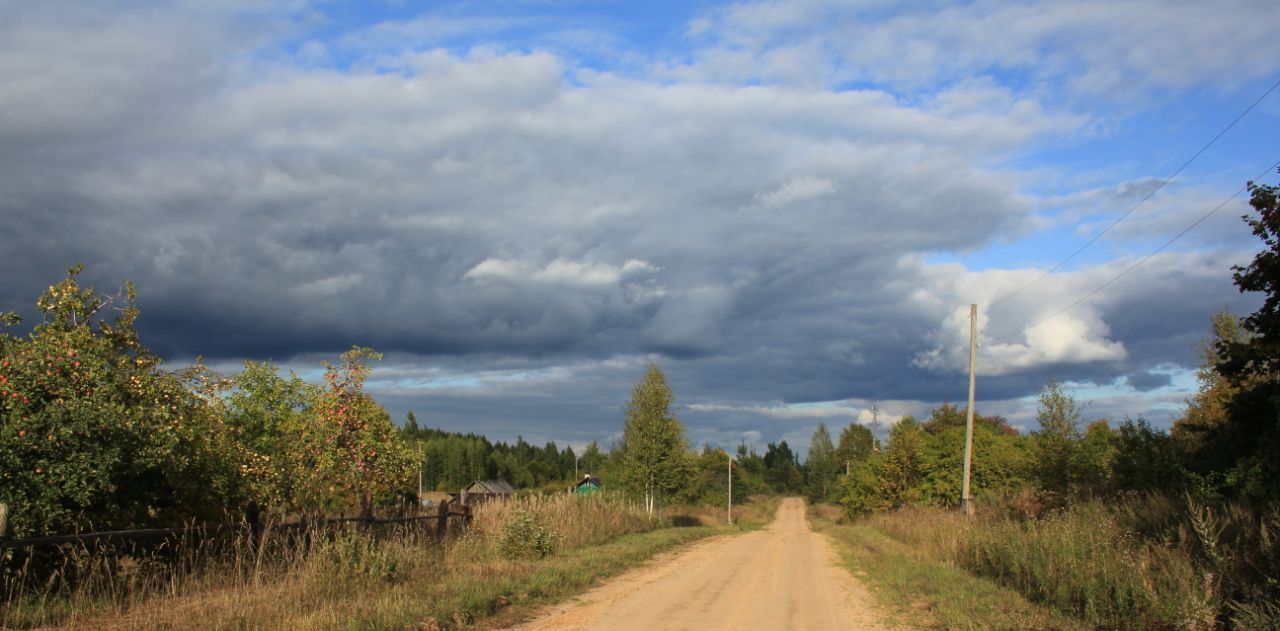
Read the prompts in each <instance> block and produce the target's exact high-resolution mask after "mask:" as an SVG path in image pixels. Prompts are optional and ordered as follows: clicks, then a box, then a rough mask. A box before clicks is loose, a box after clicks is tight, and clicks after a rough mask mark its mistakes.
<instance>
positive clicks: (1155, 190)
mask: <svg viewBox="0 0 1280 631" xmlns="http://www.w3.org/2000/svg"><path fill="white" fill-rule="evenodd" d="M1277 87H1280V80H1277V81H1276V82H1275V83H1273V84H1271V87H1270V88H1268V89H1267V91H1266V92H1263V93H1262V96H1260V97H1258V98H1257V99H1255V100H1254V101H1253V103H1251V104H1250V105H1249V107H1247V108H1245V110H1244V111H1243V112H1240V115H1239V116H1237V117H1235V120H1232V121H1231V123H1230V124H1228V125H1227V126H1226V127H1223V128H1222V131H1220V132H1218V135H1216V136H1214V137H1213V139H1212V140H1210V141H1209V142H1208V143H1206V144H1205V145H1204V146H1203V147H1201V148H1200V150H1199V151H1197V152H1196V153H1195V155H1193V156H1191V157H1190V158H1188V159H1187V161H1186V162H1183V163H1182V166H1180V167H1178V169H1177V170H1176V171H1174V172H1173V173H1171V174H1169V176H1168V177H1166V178H1165V179H1163V180H1161V181H1160V184H1159V185H1157V186H1156V187H1155V188H1153V189H1151V191H1150V192H1148V193H1147V194H1146V195H1145V196H1143V198H1142V199H1140V200H1138V203H1136V204H1134V205H1133V206H1131V207H1130V208H1129V210H1126V211H1125V212H1124V214H1123V215H1120V216H1119V217H1117V218H1116V220H1115V221H1113V222H1111V225H1109V226H1107V227H1106V228H1105V229H1104V230H1103V231H1102V232H1099V233H1098V234H1096V235H1094V237H1093V238H1092V239H1089V240H1088V241H1087V242H1086V243H1085V244H1084V245H1082V246H1080V248H1079V249H1077V250H1076V251H1075V252H1072V253H1071V256H1068V257H1067V258H1065V259H1062V261H1061V262H1060V263H1058V264H1057V265H1054V266H1053V267H1052V268H1050V269H1049V271H1047V272H1045V273H1043V274H1041V275H1040V276H1037V277H1036V278H1035V280H1032V281H1031V282H1029V283H1027V284H1026V285H1023V286H1022V287H1019V288H1018V289H1017V290H1015V291H1014V292H1013V293H1010V294H1007V295H1005V296H1002V297H1000V298H999V299H998V300H994V301H992V302H991V303H990V304H988V305H987V309H990V308H991V307H994V306H996V305H998V304H1000V303H1002V302H1004V301H1006V300H1008V299H1010V298H1012V297H1014V296H1016V295H1018V294H1020V293H1022V292H1024V291H1026V290H1027V289H1028V288H1030V287H1031V286H1032V285H1034V284H1036V283H1038V282H1040V281H1042V280H1044V279H1045V278H1046V277H1048V276H1049V275H1050V274H1052V273H1054V272H1056V271H1058V270H1059V269H1061V268H1062V266H1063V265H1066V264H1067V263H1069V262H1071V260H1072V259H1074V258H1075V257H1076V256H1077V255H1079V254H1080V253H1081V252H1084V251H1085V250H1086V249H1088V248H1089V246H1091V245H1093V244H1094V243H1095V242H1097V240H1098V239H1101V238H1102V235H1104V234H1106V233H1108V232H1110V231H1111V229H1112V228H1114V227H1116V224H1118V223H1120V222H1121V221H1124V220H1125V218H1126V217H1128V216H1129V215H1131V214H1133V211H1135V210H1137V209H1138V207H1139V206H1141V205H1143V204H1144V203H1146V201H1147V200H1148V199H1151V196H1152V195H1155V194H1156V193H1158V192H1160V189H1162V188H1164V186H1165V185H1166V184H1168V183H1169V182H1170V181H1172V180H1173V178H1175V177H1177V176H1178V174H1179V173H1182V170H1183V169H1185V168H1187V166H1188V165H1190V164H1191V163H1192V162H1195V160H1196V158H1199V157H1200V154H1203V153H1204V152H1205V151H1207V150H1208V149H1209V147H1212V146H1213V143H1215V142H1218V139H1219V138H1222V136H1223V134H1226V133H1227V132H1228V131H1230V130H1231V128H1232V127H1235V126H1236V123H1239V122H1240V120H1241V119H1243V118H1244V117H1245V115H1247V114H1248V113H1249V112H1251V111H1253V108H1255V107H1257V106H1258V104H1259V103H1261V102H1262V101H1263V99H1265V98H1267V97H1268V96H1270V95H1271V93H1272V92H1274V91H1275V89H1276V88H1277ZM1238 194H1239V193H1237V195H1238Z"/></svg>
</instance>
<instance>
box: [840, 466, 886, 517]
mask: <svg viewBox="0 0 1280 631" xmlns="http://www.w3.org/2000/svg"><path fill="white" fill-rule="evenodd" d="M878 469H879V462H878V461H871V460H858V461H854V462H852V463H850V465H849V473H848V474H847V475H842V476H840V479H839V480H838V481H837V483H836V497H837V500H836V501H837V503H838V504H840V507H841V508H843V509H844V511H845V513H846V514H847V515H849V516H850V517H863V516H866V515H870V514H871V513H874V512H877V511H882V510H886V509H887V508H888V507H889V506H888V503H887V502H886V501H885V499H884V496H883V494H882V493H881V485H880V473H879V471H878Z"/></svg>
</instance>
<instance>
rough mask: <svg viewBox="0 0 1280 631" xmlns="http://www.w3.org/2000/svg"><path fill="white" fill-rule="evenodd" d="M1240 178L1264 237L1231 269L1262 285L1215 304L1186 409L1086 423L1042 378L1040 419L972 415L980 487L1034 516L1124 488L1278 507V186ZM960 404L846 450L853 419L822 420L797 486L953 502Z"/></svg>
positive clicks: (817, 491)
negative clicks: (841, 428) (1023, 424)
mask: <svg viewBox="0 0 1280 631" xmlns="http://www.w3.org/2000/svg"><path fill="white" fill-rule="evenodd" d="M1249 190H1250V192H1251V199H1250V205H1251V206H1252V207H1253V209H1254V211H1255V214H1253V215H1248V216H1246V217H1245V220H1246V221H1247V223H1248V224H1249V226H1250V227H1251V228H1252V230H1253V233H1254V234H1255V235H1256V236H1258V237H1259V238H1260V239H1261V240H1262V241H1263V244H1264V248H1263V249H1262V250H1261V251H1260V252H1258V253H1257V254H1256V255H1255V257H1254V259H1253V261H1252V262H1251V263H1249V264H1248V265H1245V266H1235V267H1233V279H1234V281H1235V284H1236V286H1237V287H1238V288H1239V289H1240V291H1242V292H1261V293H1262V294H1263V298H1264V300H1263V304H1262V306H1261V307H1260V308H1259V309H1258V310H1257V311H1255V312H1254V313H1252V314H1250V315H1248V316H1246V317H1243V318H1240V317H1236V316H1234V315H1232V314H1230V313H1227V312H1221V313H1217V314H1214V315H1213V316H1212V318H1211V320H1210V332H1209V335H1208V337H1207V339H1206V340H1205V341H1204V342H1202V344H1201V346H1200V354H1201V358H1202V364H1201V366H1200V368H1199V370H1198V371H1197V379H1198V382H1199V389H1198V391H1197V392H1196V393H1194V394H1193V395H1192V396H1191V397H1190V398H1189V399H1188V401H1187V407H1186V409H1185V412H1184V413H1183V415H1182V416H1181V417H1180V418H1177V419H1175V420H1174V422H1173V423H1172V426H1171V428H1170V429H1169V430H1168V431H1165V430H1161V429H1157V428H1155V427H1153V426H1152V425H1151V424H1150V423H1149V422H1147V421H1146V420H1145V419H1143V418H1142V417H1138V418H1136V419H1130V418H1125V419H1123V420H1121V421H1120V422H1118V423H1116V422H1114V421H1112V420H1110V419H1096V420H1094V421H1092V422H1089V423H1087V424H1086V423H1083V421H1082V409H1081V406H1080V405H1078V404H1077V402H1076V401H1075V399H1074V398H1073V397H1072V396H1071V395H1070V393H1069V392H1067V391H1066V390H1065V388H1064V387H1063V385H1062V384H1060V383H1058V382H1055V381H1051V382H1049V383H1048V384H1046V385H1045V386H1044V387H1043V388H1042V389H1041V390H1040V392H1039V395H1038V398H1039V401H1038V408H1037V417H1036V420H1037V422H1038V426H1039V427H1038V429H1037V430H1035V431H1032V432H1030V433H1027V434H1022V433H1019V432H1017V431H1016V430H1014V429H1013V428H1012V427H1011V426H1010V425H1009V424H1008V422H1007V421H1006V420H1005V419H1003V418H1000V417H998V416H983V415H982V414H977V413H975V421H974V436H973V467H972V487H973V489H974V491H973V492H974V494H975V495H976V496H978V497H979V498H982V497H987V498H991V499H1000V500H1002V501H1003V500H1007V499H1010V498H1016V499H1017V502H1018V503H1019V504H1020V505H1021V506H1022V507H1023V508H1024V509H1025V510H1027V511H1029V512H1032V513H1037V514H1038V513H1042V512H1044V511H1047V510H1052V509H1056V508H1061V507H1064V506H1067V505H1069V504H1070V503H1072V502H1075V501H1080V500H1087V499H1090V498H1098V497H1106V496H1112V495H1116V494H1122V493H1133V492H1137V493H1145V492H1162V493H1173V494H1188V495H1190V496H1191V497H1194V498H1197V499H1198V500H1200V501H1204V502H1223V501H1236V502H1243V503H1245V504H1246V505H1249V506H1254V507H1257V508H1258V509H1260V510H1262V511H1263V512H1265V511H1268V510H1273V509H1280V459H1277V458H1276V457H1275V454H1276V453H1280V208H1278V203H1277V197H1278V194H1277V193H1278V189H1277V187H1274V186H1264V185H1257V184H1254V183H1250V184H1249ZM965 412H966V411H965V410H962V409H958V408H956V407H955V406H952V405H948V404H944V405H942V406H941V407H939V408H937V409H935V410H933V411H932V412H931V413H930V415H929V418H927V419H925V420H924V421H918V420H916V419H915V418H912V417H910V416H906V417H903V418H901V419H900V420H898V421H897V422H896V423H895V424H893V425H892V427H891V428H890V430H889V436H888V441H887V443H886V444H885V445H884V446H883V449H880V448H879V445H878V444H876V443H875V441H873V440H869V439H868V438H867V437H865V436H864V437H862V438H860V439H859V441H860V442H859V444H860V445H864V446H863V447H860V448H859V449H857V450H852V451H851V450H849V449H846V448H845V445H846V434H847V433H849V432H857V433H861V432H862V431H863V430H862V429H860V428H859V426H857V425H851V426H850V427H849V428H847V429H846V430H845V432H846V434H842V436H841V440H840V443H841V447H840V448H835V447H833V446H832V443H831V439H830V436H829V434H828V432H827V429H826V427H825V425H819V427H818V429H817V430H816V431H815V432H814V434H813V438H812V440H811V442H810V446H809V457H808V461H807V462H806V465H805V467H804V468H803V473H804V478H805V490H806V491H807V493H808V494H809V496H810V497H812V498H814V499H828V500H833V501H837V502H839V503H840V504H841V505H843V506H844V507H845V509H846V510H847V511H848V512H849V513H850V514H852V515H861V514H866V513H869V512H874V511H882V510H891V509H895V508H901V507H903V506H906V505H911V504H929V505H937V506H955V505H957V504H958V503H959V501H960V492H961V490H960V486H961V469H962V461H961V459H962V457H963V455H962V454H963V440H964V425H965ZM867 445H869V446H870V447H871V448H870V449H868V448H866V447H865V446H867ZM841 450H843V451H844V455H841ZM842 467H844V468H845V470H847V472H848V473H847V475H846V474H844V470H842V469H841V468H842ZM790 489H791V490H796V489H797V487H796V486H795V485H794V484H792V485H790Z"/></svg>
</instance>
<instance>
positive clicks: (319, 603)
mask: <svg viewBox="0 0 1280 631" xmlns="http://www.w3.org/2000/svg"><path fill="white" fill-rule="evenodd" d="M516 520H524V521H525V522H527V523H534V524H537V525H538V526H539V527H540V528H542V529H543V530H544V531H545V532H547V533H550V534H551V535H552V539H553V540H554V542H555V545H554V549H552V550H549V551H548V552H549V553H551V554H552V555H553V556H552V558H550V559H544V560H536V559H528V558H514V557H512V556H511V555H507V554H504V553H503V551H502V550H501V547H500V545H501V542H502V540H503V536H504V529H506V530H508V531H509V530H510V527H509V524H511V523H513V522H514V521H516ZM662 525H664V523H663V522H662V521H660V520H654V519H650V518H649V516H648V515H647V514H645V513H644V511H642V510H641V509H640V508H639V507H638V506H636V505H633V504H629V503H626V502H624V501H621V500H618V499H614V498H608V497H600V496H596V497H576V496H570V495H558V496H553V497H537V496H534V497H527V498H522V499H517V500H511V501H508V502H496V503H492V504H486V505H482V506H480V507H477V509H476V510H475V513H474V520H473V522H472V524H471V526H470V528H469V529H467V530H466V532H465V533H462V534H460V535H459V536H456V537H452V538H449V539H447V540H446V541H444V542H441V541H437V540H436V539H435V537H434V536H433V534H432V532H431V530H430V529H429V528H416V527H413V526H399V527H396V528H394V529H391V530H390V531H387V532H380V533H375V532H369V531H365V530H360V529H357V528H354V527H353V528H346V529H342V530H338V531H335V532H330V533H327V534H325V535H323V536H321V535H317V536H314V537H311V538H309V539H308V538H303V537H298V536H288V535H286V534H281V533H275V534H271V535H269V536H267V537H266V538H265V539H264V541H263V544H262V545H261V546H254V545H251V541H250V540H249V539H248V538H247V537H236V538H232V539H231V540H228V541H222V542H219V543H216V544H215V543H210V542H200V541H186V542H182V543H181V544H179V545H183V546H184V547H183V548H182V549H181V550H179V551H177V552H176V553H175V552H174V551H172V550H171V551H168V552H167V553H166V554H163V555H155V556H151V557H147V556H142V557H128V556H126V557H119V556H117V555H114V554H112V553H107V552H102V551H98V552H94V551H91V550H87V549H80V550H79V551H75V550H70V551H69V552H70V553H69V554H67V555H66V556H65V560H64V563H63V565H62V567H61V568H59V569H58V570H55V574H56V575H54V574H51V575H50V577H41V578H43V579H45V580H43V581H40V580H31V579H32V578H33V577H31V576H26V577H23V576H20V572H19V576H12V577H10V578H9V580H7V581H6V591H5V593H4V594H3V595H4V598H5V600H4V603H3V609H0V628H31V627H37V626H48V625H66V626H73V627H92V628H129V629H147V628H187V627H190V626H192V625H195V626H200V627H237V628H266V629H271V628H278V629H285V628H289V629H296V628H304V629H305V628H333V627H344V626H351V625H358V626H361V627H375V628H405V627H406V626H422V627H426V628H448V627H453V626H460V625H463V624H466V623H468V622H470V621H474V620H475V619H476V618H477V617H482V616H486V615H491V614H493V613H495V612H497V611H499V610H501V609H503V608H504V607H507V606H509V605H512V604H516V603H520V602H537V601H538V600H539V599H541V598H544V597H548V596H549V595H552V594H559V593H563V590H565V589H573V587H574V585H578V584H582V583H583V582H589V581H590V580H591V579H592V577H594V576H597V575H598V573H599V572H604V571H616V570H617V567H615V566H611V565H610V563H614V561H609V562H604V563H601V562H600V561H599V559H595V558H590V563H588V561H587V560H585V559H587V557H589V556H590V555H591V554H592V551H593V550H597V549H604V548H607V547H608V546H610V545H620V544H613V543H608V542H613V541H615V540H617V539H618V538H619V537H623V536H624V535H629V534H638V533H646V532H647V531H652V530H654V529H656V528H658V527H660V526H662ZM681 530H694V529H681ZM655 534H657V533H655ZM701 534H705V533H700V532H688V533H685V534H672V535H670V536H662V537H652V538H650V539H644V540H640V541H639V543H634V544H630V547H626V546H624V547H622V548H619V549H618V550H616V551H614V552H611V553H610V554H611V555H612V556H613V557H616V559H617V563H628V562H635V560H638V559H639V558H643V557H644V556H647V555H648V554H650V553H652V551H653V550H655V549H658V548H660V547H662V546H665V545H670V544H671V543H674V542H677V541H679V540H684V539H687V538H689V537H694V536H700V535H701ZM575 555H578V556H575ZM581 555H587V556H581ZM580 556H581V558H579V557H580ZM585 565H592V566H599V569H597V568H594V567H592V568H585V569H584V566H585ZM19 569H20V568H19ZM71 576H74V577H75V580H66V581H63V580H60V579H61V578H63V577H71ZM50 578H51V579H52V580H49V579H50ZM19 579H25V580H19Z"/></svg>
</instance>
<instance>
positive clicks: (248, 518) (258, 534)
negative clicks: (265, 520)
mask: <svg viewBox="0 0 1280 631" xmlns="http://www.w3.org/2000/svg"><path fill="white" fill-rule="evenodd" d="M244 520H245V522H246V523H248V524H249V540H250V541H252V542H253V549H254V550H257V549H258V547H259V546H261V545H262V508H261V507H259V506H258V503H257V502H249V505H248V506H246V507H245V509H244Z"/></svg>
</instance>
